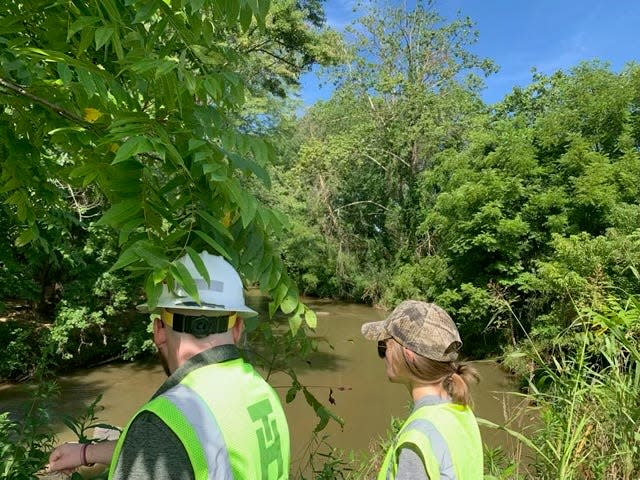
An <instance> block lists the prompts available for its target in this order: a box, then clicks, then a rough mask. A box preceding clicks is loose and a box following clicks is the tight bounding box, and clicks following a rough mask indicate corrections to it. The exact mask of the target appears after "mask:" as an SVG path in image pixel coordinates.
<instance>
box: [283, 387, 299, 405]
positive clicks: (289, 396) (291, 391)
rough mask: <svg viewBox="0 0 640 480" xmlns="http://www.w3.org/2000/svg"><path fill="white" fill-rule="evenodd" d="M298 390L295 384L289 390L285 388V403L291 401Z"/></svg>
mask: <svg viewBox="0 0 640 480" xmlns="http://www.w3.org/2000/svg"><path fill="white" fill-rule="evenodd" d="M298 390H300V389H299V388H297V387H296V386H293V387H291V388H290V389H289V390H287V395H286V397H285V402H287V403H291V402H293V400H294V399H295V398H296V394H297V393H298Z"/></svg>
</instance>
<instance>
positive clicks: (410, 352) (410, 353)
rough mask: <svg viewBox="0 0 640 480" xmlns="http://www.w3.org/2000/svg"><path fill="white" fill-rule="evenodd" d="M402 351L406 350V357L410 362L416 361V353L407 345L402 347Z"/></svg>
mask: <svg viewBox="0 0 640 480" xmlns="http://www.w3.org/2000/svg"><path fill="white" fill-rule="evenodd" d="M402 351H403V352H404V358H406V359H407V361H408V362H411V363H413V362H414V361H415V359H416V354H415V353H413V350H409V349H408V348H407V347H402Z"/></svg>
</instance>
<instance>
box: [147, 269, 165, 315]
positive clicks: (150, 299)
mask: <svg viewBox="0 0 640 480" xmlns="http://www.w3.org/2000/svg"><path fill="white" fill-rule="evenodd" d="M155 272H156V271H155V270H154V271H153V272H151V273H149V275H147V279H146V281H145V284H144V289H145V292H146V294H147V305H148V307H149V311H153V310H155V308H156V305H158V299H159V298H160V295H161V294H162V284H161V283H156V281H155V277H156V276H155Z"/></svg>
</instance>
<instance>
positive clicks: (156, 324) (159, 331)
mask: <svg viewBox="0 0 640 480" xmlns="http://www.w3.org/2000/svg"><path fill="white" fill-rule="evenodd" d="M167 328H168V327H167V326H166V325H165V324H164V322H163V321H162V320H160V319H159V318H154V319H153V342H154V343H155V344H156V346H160V345H164V344H165V343H167Z"/></svg>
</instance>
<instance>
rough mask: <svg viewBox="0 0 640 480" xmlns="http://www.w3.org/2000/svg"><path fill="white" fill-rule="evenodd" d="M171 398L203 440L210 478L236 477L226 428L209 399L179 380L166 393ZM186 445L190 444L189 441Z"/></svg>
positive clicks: (227, 478)
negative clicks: (217, 419) (216, 415)
mask: <svg viewBox="0 0 640 480" xmlns="http://www.w3.org/2000/svg"><path fill="white" fill-rule="evenodd" d="M162 396H163V397H165V398H166V399H168V400H169V401H171V403H173V404H174V405H175V406H176V407H177V408H178V409H179V410H180V412H182V414H183V415H184V416H185V418H186V419H187V420H188V422H189V423H190V424H191V427H192V428H193V430H194V432H195V433H196V435H197V437H198V439H199V440H200V445H201V446H202V449H203V450H204V455H205V458H206V459H207V468H208V470H209V478H210V479H216V480H218V479H221V480H233V473H232V471H231V464H230V463H229V454H228V453H227V446H226V444H225V442H224V438H223V437H222V431H221V430H220V426H219V425H218V422H217V421H216V419H215V417H214V416H213V414H212V413H211V411H210V410H209V408H208V407H207V405H206V403H205V402H204V401H203V400H202V398H200V395H198V394H197V393H196V392H194V391H193V390H192V389H191V388H189V387H187V386H185V385H183V384H178V385H176V386H175V387H172V388H171V389H170V390H168V391H166V392H165V393H163V394H162ZM184 447H185V449H188V448H189V446H188V445H185V446H184Z"/></svg>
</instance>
